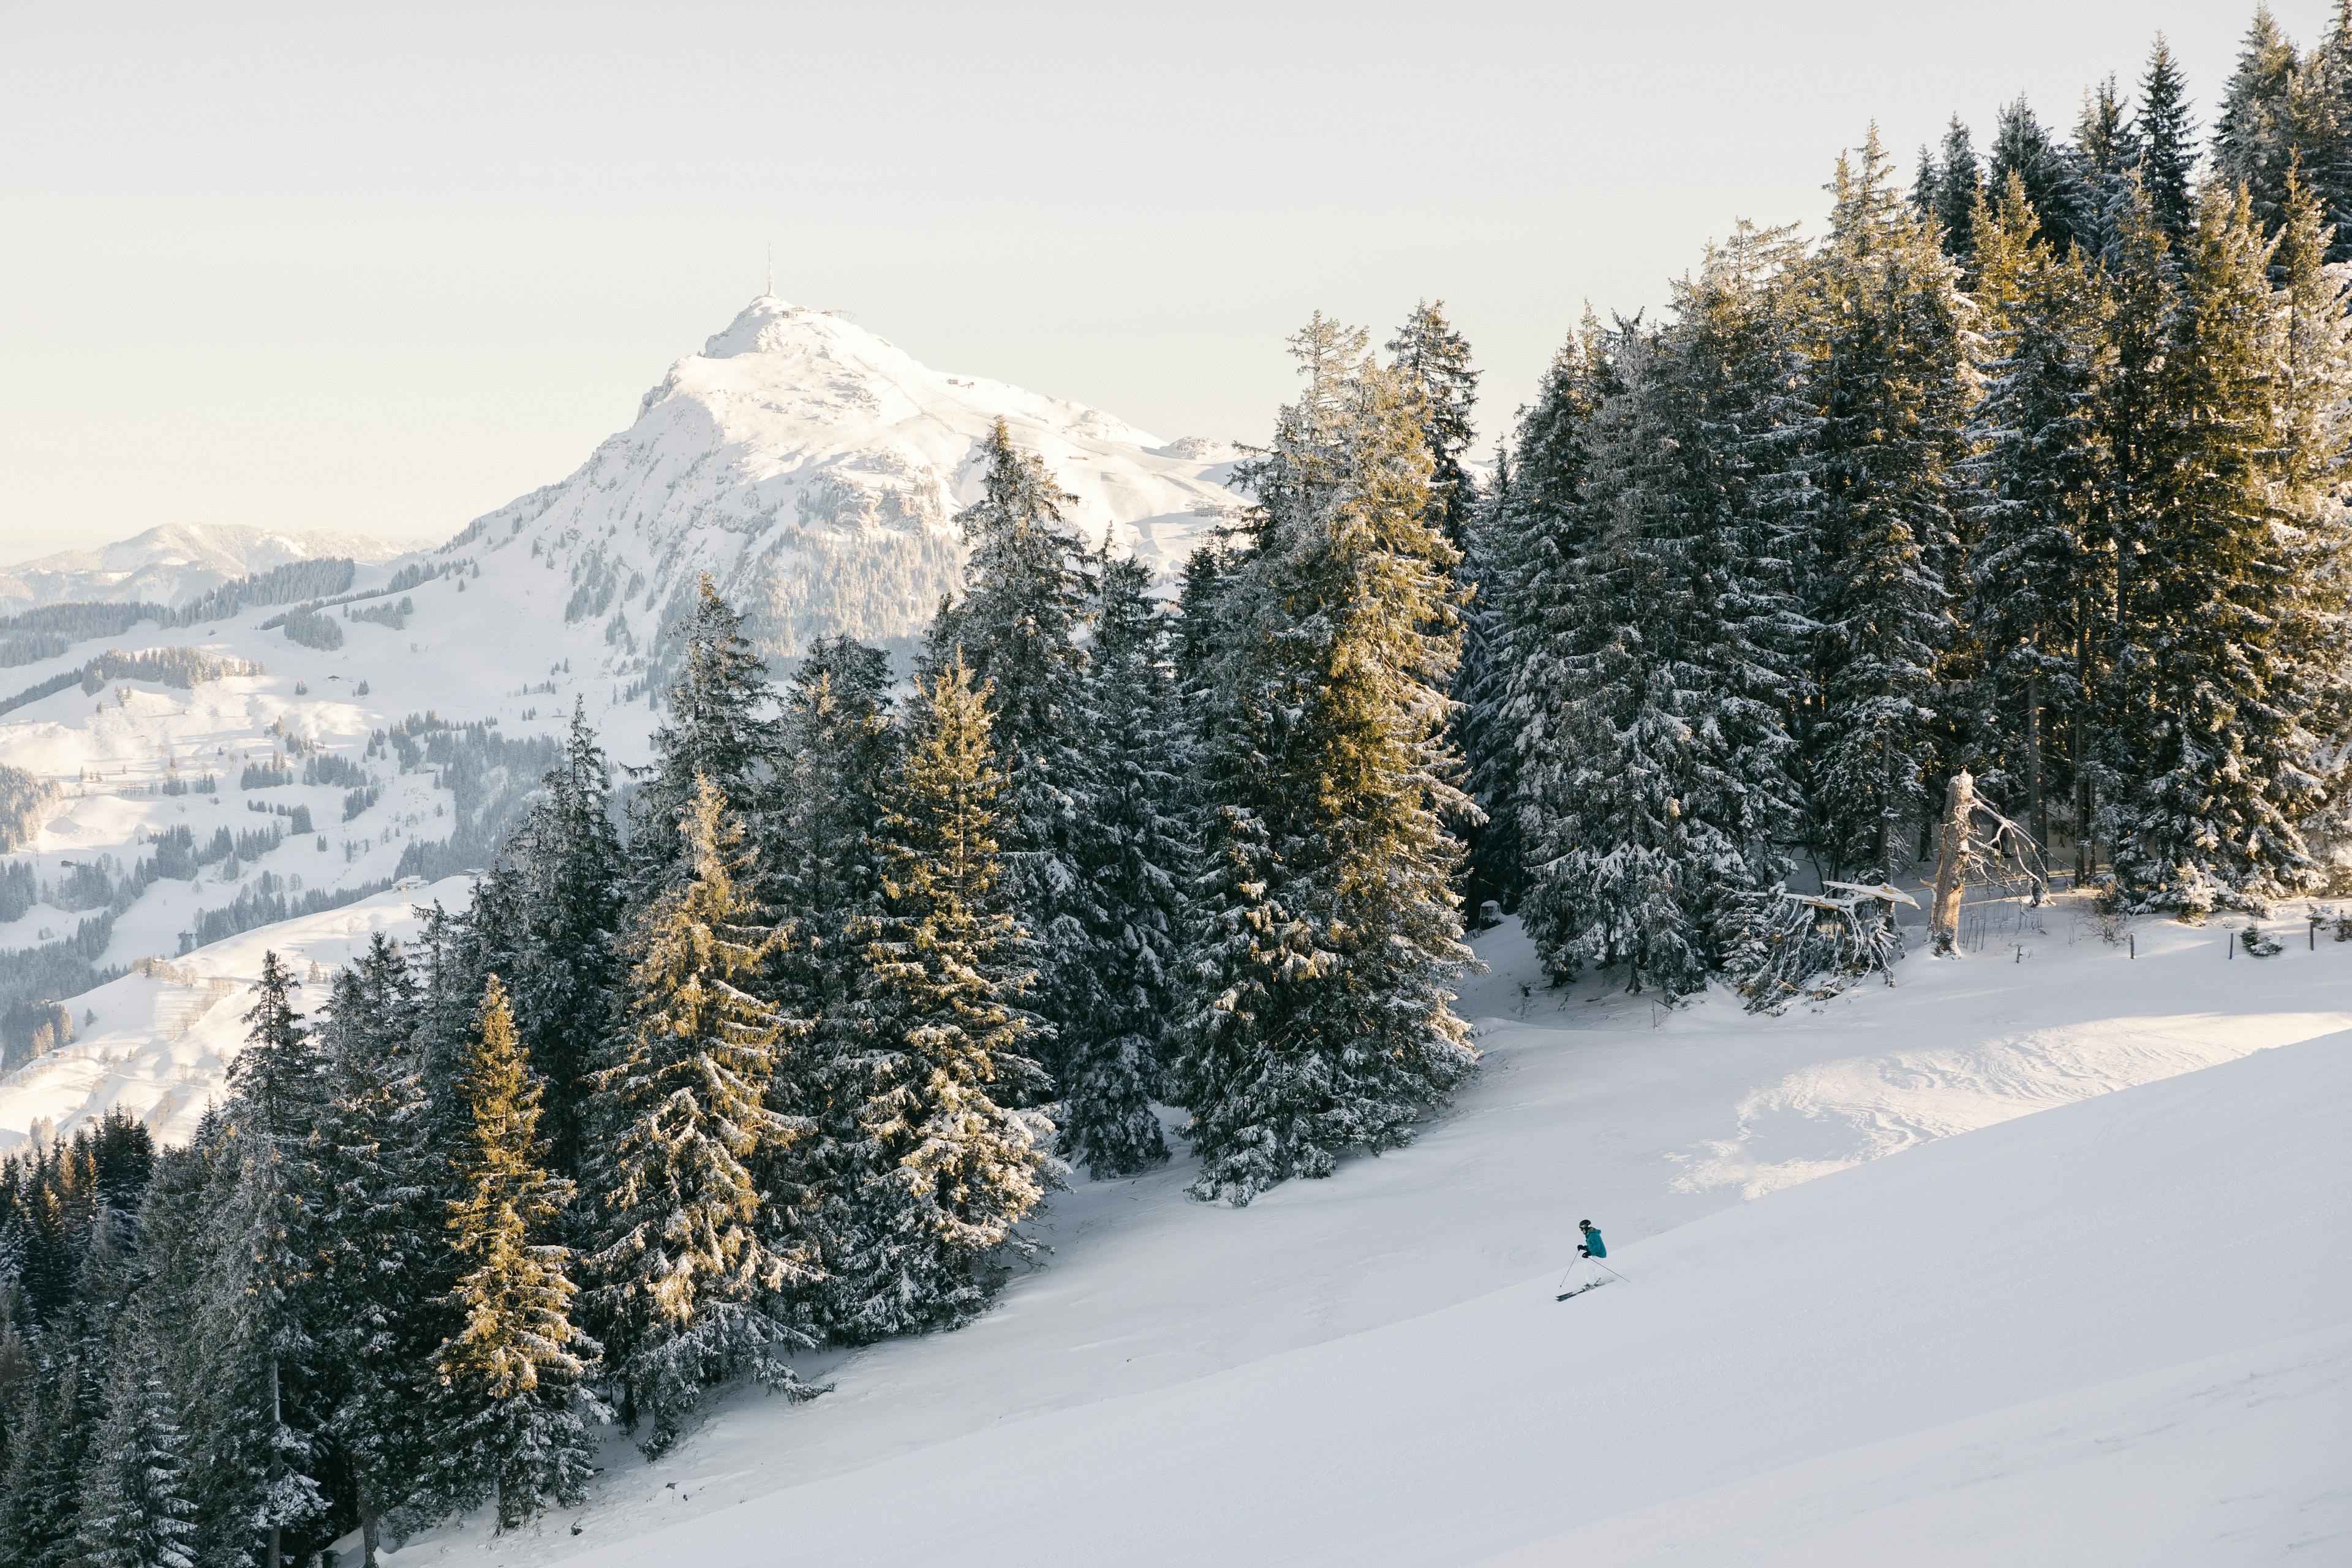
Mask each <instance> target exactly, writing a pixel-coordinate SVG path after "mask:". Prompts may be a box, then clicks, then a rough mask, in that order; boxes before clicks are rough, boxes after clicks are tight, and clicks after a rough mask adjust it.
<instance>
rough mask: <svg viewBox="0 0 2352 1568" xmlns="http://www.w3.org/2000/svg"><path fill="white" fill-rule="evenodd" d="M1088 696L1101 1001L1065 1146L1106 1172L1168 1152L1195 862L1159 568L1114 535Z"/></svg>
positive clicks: (1091, 1021) (1076, 1062)
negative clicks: (1166, 1121) (1157, 594)
mask: <svg viewBox="0 0 2352 1568" xmlns="http://www.w3.org/2000/svg"><path fill="white" fill-rule="evenodd" d="M1097 582H1098V583H1099V584H1100V588H1099V594H1100V597H1099V600H1098V602H1097V606H1096V610H1095V616H1094V622H1095V639H1094V654H1093V658H1091V659H1090V660H1089V662H1088V666H1087V687H1086V701H1085V722H1086V750H1087V795H1088V797H1089V799H1091V800H1092V801H1093V803H1094V809H1093V811H1092V813H1091V814H1090V815H1089V816H1088V817H1087V821H1086V823H1085V824H1084V825H1083V830H1082V836H1081V847H1082V849H1083V851H1084V860H1085V867H1086V872H1087V879H1088V881H1089V882H1090V883H1091V885H1092V896H1091V898H1090V899H1089V900H1088V902H1089V903H1090V904H1091V905H1092V907H1093V908H1094V909H1095V910H1097V911H1098V914H1097V920H1096V921H1095V922H1094V923H1093V924H1092V926H1091V927H1090V928H1089V930H1088V931H1087V935H1088V937H1089V939H1090V942H1091V945H1092V948H1093V955H1092V959H1091V961H1090V962H1089V963H1088V964H1087V973H1088V977H1089V979H1090V980H1091V982H1092V987H1091V992H1090V998H1089V999H1090V1002H1091V1005H1090V1006H1089V1008H1088V1009H1087V1015H1086V1016H1085V1017H1084V1018H1082V1019H1081V1020H1080V1021H1079V1027H1078V1029H1077V1031H1076V1034H1075V1035H1074V1037H1072V1038H1071V1039H1070V1041H1069V1042H1068V1043H1067V1044H1066V1046H1065V1047H1064V1051H1063V1060H1064V1063H1065V1073H1064V1077H1063V1080H1062V1086H1061V1087H1062V1107H1063V1116H1062V1144H1061V1149H1062V1152H1063V1153H1064V1154H1065V1155H1066V1156H1067V1157H1068V1159H1069V1160H1070V1161H1071V1162H1072V1163H1082V1164H1084V1165H1086V1166H1087V1169H1088V1170H1090V1171H1092V1172H1093V1173H1095V1174H1096V1175H1097V1176H1112V1175H1127V1174H1129V1173H1133V1172H1136V1171H1140V1170H1144V1169H1146V1168H1148V1167H1150V1166H1152V1165H1156V1164H1159V1163H1160V1162H1161V1161H1163V1160H1165V1159H1166V1158H1167V1157H1168V1151H1167V1144H1166V1141H1165V1140H1164V1139H1163V1138H1162V1136H1161V1134H1160V1120H1159V1117H1158V1116H1157V1115H1156V1114H1155V1113H1154V1112H1153V1111H1152V1109H1151V1101H1152V1099H1153V1097H1154V1094H1155V1092H1156V1091H1157V1089H1158V1086H1159V1080H1160V1058H1161V1055H1162V1047H1163V1036H1164V1034H1165V1032H1166V1028H1167V1021H1168V1017H1169V1014H1170V1009H1171V1005H1172V1002H1173V997H1174V991H1175V984H1176V973H1175V972H1176V967H1177V963H1178V952H1179V948H1180V946H1181V941H1182V932H1183V926H1184V918H1185V917H1184V900H1183V885H1184V881H1185V879H1186V877H1187V875H1188V873H1189V869H1190V868H1189V864H1188V854H1187V842H1186V839H1187V834H1186V828H1185V824H1184V822H1183V818H1182V814H1183V811H1184V806H1185V799H1184V790H1183V787H1182V781H1181V777H1180V773H1181V769H1182V768H1183V766H1184V752H1185V741H1186V736H1185V731H1184V730H1183V727H1182V723H1181V710H1180V707H1179V704H1178V694H1177V689H1176V679H1175V669H1174V667H1173V665H1172V664H1171V661H1170V659H1169V656H1168V647H1167V641H1168V639H1167V636H1166V628H1165V627H1164V626H1163V625H1162V624H1161V617H1160V614H1159V612H1158V610H1157V609H1156V607H1155V606H1154V605H1153V603H1152V599H1151V574H1150V569H1149V568H1148V567H1146V566H1145V565H1143V563H1140V562H1139V561H1134V560H1131V559H1121V558H1119V557H1118V556H1116V555H1115V554H1114V553H1113V552H1111V549H1110V547H1109V545H1108V541H1106V542H1105V547H1104V551H1103V558H1102V562H1101V564H1100V566H1099V567H1098V569H1097Z"/></svg>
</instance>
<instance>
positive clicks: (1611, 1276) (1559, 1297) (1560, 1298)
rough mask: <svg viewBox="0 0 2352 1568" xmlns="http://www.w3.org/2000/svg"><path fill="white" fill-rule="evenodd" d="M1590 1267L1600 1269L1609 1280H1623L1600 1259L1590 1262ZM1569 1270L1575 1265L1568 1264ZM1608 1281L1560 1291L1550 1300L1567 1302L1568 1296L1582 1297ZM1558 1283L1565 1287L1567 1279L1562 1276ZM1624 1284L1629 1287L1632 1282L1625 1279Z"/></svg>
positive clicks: (1599, 1280)
mask: <svg viewBox="0 0 2352 1568" xmlns="http://www.w3.org/2000/svg"><path fill="white" fill-rule="evenodd" d="M1592 1266H1593V1267H1594V1268H1598V1269H1600V1270H1601V1272H1602V1273H1603V1274H1606V1275H1608V1276H1609V1279H1625V1277H1624V1276H1623V1275H1622V1274H1620V1273H1618V1272H1617V1270H1615V1269H1614V1268H1610V1267H1609V1265H1607V1264H1606V1263H1603V1262H1601V1260H1600V1259H1598V1258H1595V1259H1593V1261H1592ZM1574 1267H1575V1265H1573V1264H1570V1268H1574ZM1609 1279H1595V1280H1594V1281H1593V1282H1592V1283H1591V1284H1590V1285H1579V1286H1578V1287H1577V1288H1576V1289H1573V1290H1562V1291H1561V1292H1560V1293H1559V1295H1557V1296H1554V1297H1553V1298H1552V1300H1555V1301H1565V1300H1568V1299H1569V1298H1570V1296H1581V1295H1583V1294H1584V1293H1585V1292H1586V1291H1587V1290H1598V1289H1601V1287H1602V1286H1603V1285H1606V1284H1608V1283H1609ZM1560 1283H1561V1284H1563V1285H1565V1284H1567V1283H1568V1280H1567V1278H1566V1277H1565V1276H1563V1277H1562V1278H1561V1279H1560ZM1625 1283H1626V1284H1628V1285H1631V1284H1632V1283H1633V1281H1632V1280H1631V1279H1625Z"/></svg>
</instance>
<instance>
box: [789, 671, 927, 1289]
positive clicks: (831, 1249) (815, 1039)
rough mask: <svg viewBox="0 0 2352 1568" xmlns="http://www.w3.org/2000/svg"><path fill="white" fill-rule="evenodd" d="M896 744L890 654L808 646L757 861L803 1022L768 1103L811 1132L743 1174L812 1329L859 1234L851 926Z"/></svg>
mask: <svg viewBox="0 0 2352 1568" xmlns="http://www.w3.org/2000/svg"><path fill="white" fill-rule="evenodd" d="M781 750H782V762H781V763H780V767H781V770H782V784H783V789H782V805H781V806H780V807H779V809H777V810H776V811H774V812H772V813H771V814H769V816H767V818H766V824H767V829H768V831H767V837H766V838H765V841H764V843H763V845H762V853H761V864H762V866H763V868H764V869H765V871H766V873H767V881H766V888H767V897H768V900H769V901H770V904H771V908H772V914H773V916H774V918H775V921H776V935H775V939H774V940H773V941H772V942H770V944H769V946H768V956H767V959H766V961H765V963H766V970H765V974H764V979H765V981H766V985H767V994H771V995H772V996H773V997H774V998H775V999H776V1002H777V1004H778V1005H780V1006H781V1007H782V1009H783V1010H784V1011H785V1013H786V1014H788V1015H789V1016H793V1017H797V1018H803V1019H806V1020H808V1021H809V1027H808V1028H807V1029H806V1030H805V1031H803V1033H801V1034H799V1035H797V1036H795V1037H793V1038H792V1039H791V1040H789V1041H786V1042H784V1043H783V1047H782V1055H781V1058H780V1059H779V1063H778V1066H777V1068H776V1070H775V1072H774V1073H773V1074H772V1075H771V1077H770V1079H769V1080H768V1104H769V1106H770V1108H771V1109H772V1110H775V1111H777V1112H779V1113H780V1114H782V1115H785V1116H790V1117H796V1118H804V1119H806V1120H807V1121H808V1122H809V1125H810V1130H809V1131H808V1132H807V1133H806V1134H805V1135H803V1136H802V1137H799V1138H796V1139H794V1140H793V1141H792V1142H790V1143H789V1144H783V1145H776V1146H771V1147H770V1148H769V1149H767V1150H766V1151H764V1152H762V1154H761V1157H760V1159H759V1161H758V1163H756V1164H755V1166H754V1171H753V1174H754V1176H755V1177H756V1178H757V1180H758V1182H759V1184H760V1189H761V1197H762V1199H763V1204H762V1211H761V1223H762V1224H763V1225H764V1226H767V1227H768V1230H769V1233H770V1235H771V1236H772V1237H774V1238H775V1245H777V1246H778V1247H781V1248H782V1249H783V1250H786V1251H796V1250H801V1249H805V1250H806V1251H807V1252H808V1254H809V1271H808V1273H809V1277H808V1278H807V1279H805V1280H804V1282H803V1289H800V1290H798V1291H796V1292H795V1293H794V1295H795V1298H796V1299H795V1300H794V1301H793V1312H794V1313H795V1314H796V1316H795V1321H802V1320H808V1321H809V1322H810V1323H813V1324H814V1326H815V1327H818V1328H820V1329H821V1328H823V1327H824V1322H825V1319H824V1312H825V1307H826V1303H827V1301H828V1300H829V1298H828V1296H827V1295H826V1292H825V1289H824V1277H825V1276H826V1275H827V1274H829V1273H831V1272H832V1271H833V1270H835V1268H839V1267H840V1266H841V1258H842V1254H843V1251H844V1249H845V1247H848V1246H850V1245H851V1242H852V1238H853V1237H854V1236H855V1234H856V1230H857V1205H858V1203H859V1197H858V1187H859V1185H860V1183H861V1182H862V1180H863V1177H864V1174H865V1173H864V1171H863V1168H862V1167H861V1166H860V1164H859V1163H858V1153H859V1150H860V1147H861V1145H862V1143H863V1141H864V1136H865V1134H864V1132H863V1131H862V1130H861V1129H860V1127H859V1126H858V1122H857V1115H858V1110H859V1109H860V1107H861V1106H863V1104H864V1103H865V1093H866V1085H865V1078H864V1065H865V1064H864V1057H863V1053H864V1052H865V1049H866V1032H865V1030H864V1027H863V1024H862V1020H861V1018H860V1016H859V1011H858V1009H859V1005H860V999H859V977H860V968H859V963H858V952H859V947H860V942H861V941H862V938H861V937H860V936H859V935H858V926H859V922H860V921H865V920H867V919H870V918H871V917H872V916H874V915H875V914H876V913H877V911H878V910H879V909H880V907H881V899H882V879H881V871H880V866H881V851H880V847H879V846H878V844H877V837H876V836H877V830H878V829H879V826H880V824H881V820H882V797H883V792H884V784H885V781H886V780H887V777H888V776H889V773H890V772H891V769H892V768H893V767H894V766H895V765H896V758H897V752H898V727H897V725H896V723H895V722H894V719H893V715H892V711H891V700H890V667H889V659H888V658H887V656H886V655H885V654H884V653H883V652H882V651H881V650H880V649H879V648H874V647H866V645H865V644H863V643H859V642H856V641H854V640H852V639H851V638H848V637H826V638H820V639H818V640H817V641H816V642H815V643H814V644H813V645H812V646H811V647H810V649H809V653H808V657H807V658H804V659H803V660H802V661H801V665H800V668H798V669H797V670H795V671H794V672H793V678H792V681H791V683H790V685H789V686H788V687H787V689H786V691H785V695H784V713H783V733H782V738H781ZM800 1298H805V1300H802V1299H800Z"/></svg>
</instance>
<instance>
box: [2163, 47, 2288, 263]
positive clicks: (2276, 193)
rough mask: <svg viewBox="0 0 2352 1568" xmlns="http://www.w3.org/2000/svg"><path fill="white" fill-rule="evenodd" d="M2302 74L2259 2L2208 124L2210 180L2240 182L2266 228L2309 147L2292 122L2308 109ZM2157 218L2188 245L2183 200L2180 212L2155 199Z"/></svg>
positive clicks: (2229, 186)
mask: <svg viewBox="0 0 2352 1568" xmlns="http://www.w3.org/2000/svg"><path fill="white" fill-rule="evenodd" d="M2303 74H2304V71H2303V62H2302V60H2300V59H2299V58H2297V57H2296V54H2295V48H2294V44H2292V43H2290V42H2289V41H2288V40H2287V37H2286V35H2285V33H2284V32H2283V31H2281V30H2280V27H2279V25H2278V18H2277V17H2275V16H2273V15H2271V10H2270V7H2269V6H2268V5H2261V6H2258V7H2256V9H2255V11H2254V17H2253V20H2252V23H2250V24H2249V25H2248V26H2247V28H2246V38H2245V42H2244V43H2243V44H2242V45H2241V46H2240V47H2239V49H2238V65H2237V68H2236V69H2235V70H2234V71H2232V72H2231V76H2230V80H2229V84H2228V85H2227V86H2226V87H2224V88H2223V89H2221V114H2220V116H2219V117H2218V118H2217V119H2216V120H2215V121H2214V122H2213V178H2214V181H2215V183H2216V184H2219V185H2220V186H2221V188H2223V189H2225V190H2227V189H2234V188H2236V187H2238V186H2241V185H2242V186H2244V187H2245V189H2246V193H2247V195H2248V196H2249V197H2250V198H2251V200H2252V204H2253V210H2254V215H2255V216H2256V217H2257V218H2258V219H2260V220H2262V221H2263V223H2264V224H2265V226H2271V225H2275V224H2276V223H2277V222H2278V221H2279V219H2280V217H2281V216H2282V214H2283V213H2284V209H2285V205H2286V181H2287V173H2288V171H2289V170H2290V169H2292V168H2294V165H2295V163H2297V161H2298V158H2299V157H2300V156H2301V155H2302V154H2304V153H2305V152H2306V151H2307V149H2306V148H2305V145H2304V142H2305V136H2304V134H2303V127H2302V126H2300V125H2299V124H2298V123H2297V121H2299V120H2300V119H2302V118H2303V111H2304V110H2305V107H2306V106H2305V103H2304V102H2302V101H2301V100H2302V96H2303V95H2302V93H2301V92H2300V91H2299V90H2298V89H2299V88H2300V86H2301V82H2302V78H2303ZM2191 166H2192V167H2193V163H2192V165H2191ZM2184 173H2185V171H2184ZM2150 190H2151V193H2153V191H2154V182H2153V181H2152V180H2151V181H2150ZM2182 194H2183V195H2184V197H2185V195H2186V185H2185V182H2184V185H2183V192H2182ZM2192 217H2193V214H2192V213H2191V212H2190V211H2189V205H2188V204H2187V202H2186V201H2185V199H2184V200H2183V201H2182V203H2181V205H2180V208H2179V211H2178V212H2175V211H2173V210H2171V208H2170V206H2169V205H2168V204H2166V203H2163V202H2159V203H2158V220H2159V221H2160V222H2162V223H2163V225H2164V228H2165V233H2166V236H2167V237H2168V238H2169V239H2170V240H2171V241H2172V243H2173V244H2174V245H2175V246H2182V245H2185V244H2186V243H2187V240H2188V238H2189V223H2190V221H2191V219H2192Z"/></svg>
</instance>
